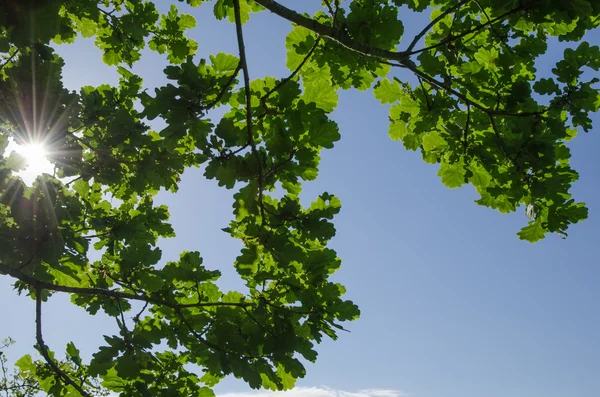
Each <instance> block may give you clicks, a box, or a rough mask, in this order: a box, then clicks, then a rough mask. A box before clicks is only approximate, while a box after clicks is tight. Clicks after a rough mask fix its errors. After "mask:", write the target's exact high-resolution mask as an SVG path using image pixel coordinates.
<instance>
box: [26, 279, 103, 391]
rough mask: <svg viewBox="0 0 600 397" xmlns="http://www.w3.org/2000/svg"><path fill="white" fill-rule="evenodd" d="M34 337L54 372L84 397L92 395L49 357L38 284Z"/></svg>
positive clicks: (40, 292) (36, 287)
mask: <svg viewBox="0 0 600 397" xmlns="http://www.w3.org/2000/svg"><path fill="white" fill-rule="evenodd" d="M34 288H35V338H36V341H37V344H38V346H39V347H40V352H41V353H42V356H43V357H44V359H45V360H46V362H47V363H48V365H49V366H50V367H51V368H52V370H53V371H54V373H55V374H56V375H57V376H58V377H59V378H61V379H62V380H63V381H64V382H65V383H66V384H67V385H70V386H73V388H75V390H77V391H78V392H79V393H80V394H81V395H82V396H84V397H92V396H91V395H90V394H88V393H87V392H86V391H85V390H83V388H81V386H79V385H78V384H77V383H75V381H74V380H73V379H71V377H70V376H69V375H67V374H66V373H65V372H64V371H63V370H62V369H60V367H59V366H58V365H57V364H56V363H55V362H54V360H53V359H52V357H50V353H49V352H48V347H47V346H46V344H45V343H44V338H43V336H42V288H41V286H40V285H36V286H35V287H34Z"/></svg>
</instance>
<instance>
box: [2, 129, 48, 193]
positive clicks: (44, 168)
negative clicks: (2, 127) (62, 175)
mask: <svg viewBox="0 0 600 397" xmlns="http://www.w3.org/2000/svg"><path fill="white" fill-rule="evenodd" d="M12 151H15V152H17V153H18V154H20V155H21V156H23V157H24V158H25V160H26V162H27V168H25V169H24V170H21V171H19V172H17V173H16V174H17V175H18V176H19V177H20V178H21V179H22V180H23V182H25V183H26V184H27V185H31V184H32V183H33V181H35V179H36V178H37V177H38V176H39V175H41V174H52V173H53V171H54V165H53V164H52V163H51V162H50V161H48V158H47V156H48V151H47V149H46V147H45V145H44V144H43V143H27V144H23V145H19V144H17V143H16V142H14V141H12V140H11V142H10V143H9V145H8V147H7V148H6V152H7V153H10V152H12Z"/></svg>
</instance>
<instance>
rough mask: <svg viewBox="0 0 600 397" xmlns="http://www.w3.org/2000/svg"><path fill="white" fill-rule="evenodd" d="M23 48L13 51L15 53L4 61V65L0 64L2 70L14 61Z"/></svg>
mask: <svg viewBox="0 0 600 397" xmlns="http://www.w3.org/2000/svg"><path fill="white" fill-rule="evenodd" d="M20 51H21V50H20V49H17V50H16V51H15V52H13V54H12V55H11V56H10V57H9V58H8V59H7V60H6V61H4V62H2V65H0V70H2V69H4V67H5V66H6V65H7V64H9V63H10V62H12V61H13V59H14V58H15V57H16V56H17V55H18V54H19V52H20Z"/></svg>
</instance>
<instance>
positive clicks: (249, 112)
mask: <svg viewBox="0 0 600 397" xmlns="http://www.w3.org/2000/svg"><path fill="white" fill-rule="evenodd" d="M233 10H234V14H235V30H236V34H237V42H238V50H239V53H240V63H241V64H242V69H243V70H244V87H245V90H244V91H245V94H246V128H247V131H248V144H249V145H250V147H251V148H252V153H254V156H255V157H256V161H257V165H258V204H259V207H260V212H261V223H262V222H264V219H265V210H264V206H263V189H264V185H263V183H264V182H263V169H262V159H261V156H260V153H259V152H258V150H257V149H256V142H254V135H253V131H252V92H251V91H250V75H249V73H248V61H247V59H246V46H245V45H244V33H243V31H242V18H241V16H240V1H239V0H233Z"/></svg>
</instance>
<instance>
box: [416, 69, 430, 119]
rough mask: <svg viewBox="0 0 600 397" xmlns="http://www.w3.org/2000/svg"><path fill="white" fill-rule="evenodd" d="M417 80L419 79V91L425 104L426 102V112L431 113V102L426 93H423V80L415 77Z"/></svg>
mask: <svg viewBox="0 0 600 397" xmlns="http://www.w3.org/2000/svg"><path fill="white" fill-rule="evenodd" d="M417 79H419V84H420V85H421V91H423V96H424V97H425V102H427V110H429V111H431V109H432V106H431V101H430V100H429V94H428V92H427V91H425V86H423V79H422V78H420V77H418V76H417Z"/></svg>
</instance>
